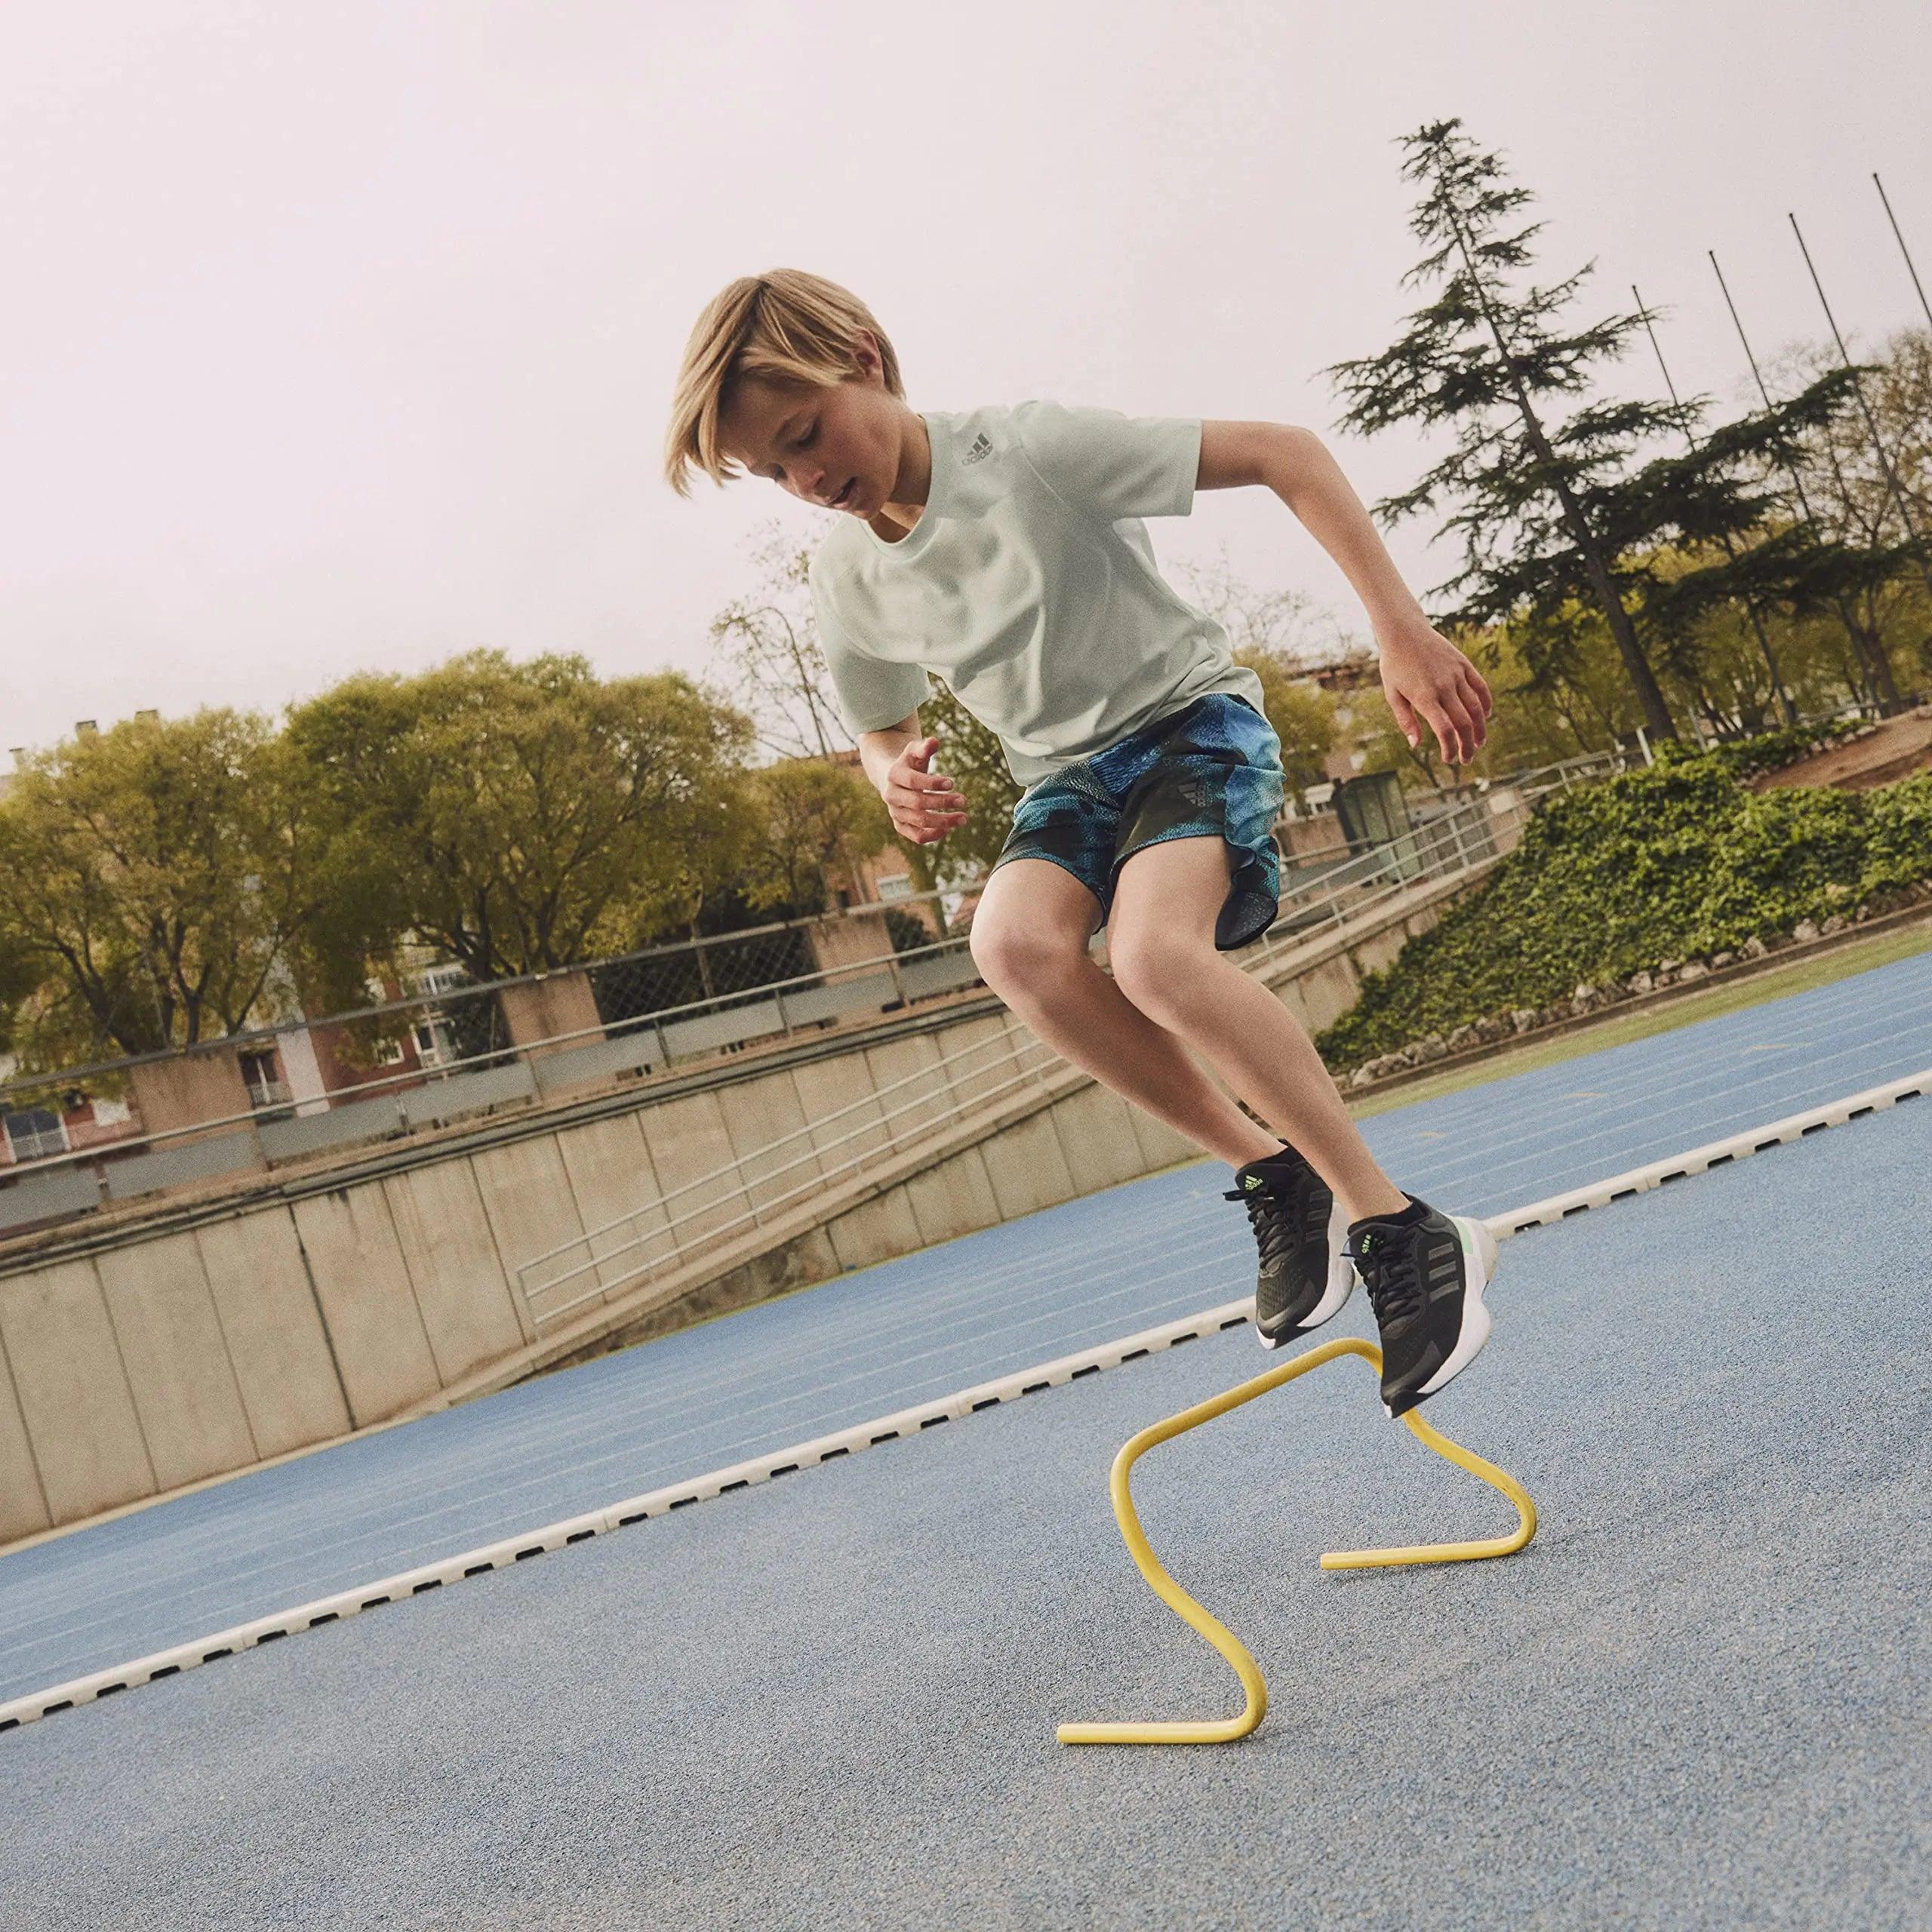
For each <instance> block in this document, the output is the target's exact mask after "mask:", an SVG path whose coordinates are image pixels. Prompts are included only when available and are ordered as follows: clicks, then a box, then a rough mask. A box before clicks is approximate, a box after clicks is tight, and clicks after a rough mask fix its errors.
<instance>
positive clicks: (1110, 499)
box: [811, 402, 1263, 786]
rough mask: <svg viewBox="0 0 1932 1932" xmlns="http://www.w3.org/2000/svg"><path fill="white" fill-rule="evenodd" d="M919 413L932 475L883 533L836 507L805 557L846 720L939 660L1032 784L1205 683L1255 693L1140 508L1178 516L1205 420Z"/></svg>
mask: <svg viewBox="0 0 1932 1932" xmlns="http://www.w3.org/2000/svg"><path fill="white" fill-rule="evenodd" d="M923 420H924V423H925V425H926V429H927V431H928V434H929V435H930V436H931V441H932V489H931V495H930V497H928V500H927V503H926V506H925V509H924V512H923V514H921V516H920V518H919V521H918V522H917V523H916V524H915V525H914V526H913V527H912V531H911V532H910V533H909V534H908V535H906V537H903V538H902V539H901V540H900V541H899V542H898V543H887V542H886V541H885V540H884V538H882V537H879V536H878V535H877V534H875V532H874V531H873V530H872V526H871V525H869V523H867V522H866V521H863V519H862V518H858V517H842V518H840V520H839V521H838V524H837V525H835V527H834V528H833V529H832V531H831V533H830V534H829V535H828V536H827V537H826V540H825V541H824V543H823V544H821V545H820V547H819V549H818V552H817V555H815V556H814V558H813V559H812V566H811V586H812V594H813V598H814V604H815V605H816V608H817V617H818V634H819V641H820V644H821V645H823V648H824V651H825V656H826V664H827V666H829V669H830V671H831V674H832V688H833V690H834V691H835V693H836V694H837V697H838V703H839V709H840V710H841V712H843V714H844V720H845V724H846V726H847V728H848V729H849V730H850V731H852V732H853V733H854V734H857V733H859V732H861V731H883V730H884V729H885V728H887V727H888V726H889V725H893V724H898V723H900V721H902V720H903V719H904V718H907V717H909V716H910V715H911V714H912V712H913V711H914V710H915V709H916V708H917V707H918V706H919V705H920V704H921V703H923V702H924V700H926V699H927V698H928V697H929V696H930V695H931V689H930V687H929V686H928V683H927V681H926V672H927V671H928V669H931V670H934V671H937V672H938V673H939V674H940V675H941V676H942V677H943V678H944V679H945V680H946V684H947V685H948V686H949V688H951V690H952V692H953V694H955V696H956V697H958V700H959V702H960V703H961V704H962V705H964V706H965V708H966V709H967V710H968V711H969V712H971V714H972V715H974V717H975V718H977V719H978V720H979V721H980V723H981V724H984V725H986V727H987V728H989V730H991V731H994V732H996V733H997V734H998V737H999V739H1000V741H1001V744H1002V746H1004V749H1005V752H1006V761H1007V765H1008V769H1009V770H1010V771H1011V772H1012V774H1013V776H1014V778H1015V779H1016V780H1017V781H1018V782H1019V783H1020V784H1022V785H1028V786H1030V785H1032V784H1034V783H1036V782H1037V781H1038V780H1040V779H1042V778H1045V777H1050V776H1051V774H1053V773H1054V771H1057V769H1059V768H1060V766H1062V765H1063V764H1071V763H1072V762H1073V761H1075V760H1076V759H1078V758H1085V757H1088V756H1090V755H1091V754H1093V753H1094V752H1097V751H1102V750H1104V749H1106V746H1109V745H1111V744H1113V743H1115V742H1116V741H1117V740H1120V739H1121V738H1124V737H1126V736H1127V735H1128V733H1130V732H1131V731H1138V730H1139V729H1140V728H1141V727H1142V726H1143V725H1146V724H1151V723H1152V721H1154V720H1155V718H1159V717H1163V716H1164V715H1166V714H1167V713H1168V712H1171V711H1175V710H1178V709H1180V707H1181V706H1183V705H1184V704H1187V703H1191V702H1192V700H1194V699H1195V698H1197V697H1200V696H1201V694H1202V693H1203V692H1205V691H1230V692H1233V693H1235V694H1237V695H1238V696H1240V697H1244V698H1246V699H1247V700H1248V701H1249V703H1251V704H1252V705H1253V706H1254V708H1255V709H1257V711H1259V710H1260V709H1262V704H1263V692H1262V687H1261V680H1260V678H1258V677H1257V676H1256V675H1255V674H1254V672H1252V671H1251V670H1249V669H1247V667H1246V666H1243V665H1238V664H1237V663H1235V661H1234V657H1233V654H1232V651H1231V649H1230V648H1229V643H1228V638H1227V633H1226V632H1225V631H1224V630H1223V629H1222V628H1221V626H1220V625H1219V624H1217V623H1215V621H1214V619H1213V618H1211V617H1208V616H1207V615H1206V614H1204V613H1203V612H1201V611H1198V610H1196V609H1195V608H1194V607H1193V605H1190V604H1188V603H1186V602H1183V600H1182V599H1181V598H1180V597H1179V596H1178V595H1177V594H1176V593H1175V592H1174V589H1173V588H1172V586H1170V585H1169V584H1168V582H1167V580H1165V579H1164V577H1162V576H1161V574H1160V571H1158V568H1156V567H1155V561H1154V552H1153V549H1152V546H1151V545H1150V544H1149V542H1148V539H1147V528H1146V525H1145V524H1144V523H1143V522H1142V521H1141V518H1143V517H1149V516H1185V515H1187V513H1188V512H1189V509H1191V508H1192V506H1193V502H1194V479H1195V475H1196V474H1197V473H1198V470H1199V469H1200V463H1201V423H1200V420H1199V419H1198V417H1152V416H1143V417H1129V416H1123V415H1122V414H1121V413H1120V412H1119V411H1118V410H1112V409H1077V408H1066V406H1064V405H1062V404H1060V403H1057V402H1022V403H1015V404H1014V405H1011V406H1003V407H997V408H987V409H975V410H971V411H961V412H956V413H955V412H939V413H935V414H927V415H924V417H923Z"/></svg>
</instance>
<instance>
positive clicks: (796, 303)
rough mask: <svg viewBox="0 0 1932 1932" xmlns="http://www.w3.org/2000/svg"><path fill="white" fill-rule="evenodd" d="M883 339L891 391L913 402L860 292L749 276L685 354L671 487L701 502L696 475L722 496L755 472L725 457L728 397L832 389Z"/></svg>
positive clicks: (786, 276) (672, 434)
mask: <svg viewBox="0 0 1932 1932" xmlns="http://www.w3.org/2000/svg"><path fill="white" fill-rule="evenodd" d="M861 329H869V330H871V331H872V334H873V335H874V336H875V337H876V338H877V339H878V353H879V361H880V362H881V365H882V368H883V374H884V378H885V386H886V388H887V389H888V390H889V391H890V392H891V393H892V394H893V395H896V396H898V397H900V398H902V399H903V397H904V395H905V394H906V389H905V385H904V384H903V383H902V382H901V381H900V377H899V358H898V356H897V354H896V353H895V352H894V349H893V346H892V344H891V342H889V341H888V340H887V339H886V334H885V331H884V330H883V329H882V328H880V327H879V325H878V323H877V322H876V321H875V320H874V319H873V318H872V311H871V310H870V309H868V308H867V307H866V305H865V304H864V303H863V302H861V301H860V300H859V298H858V297H857V296H856V295H854V294H853V293H852V292H851V290H850V289H847V288H840V287H839V285H838V283H836V282H835V281H826V279H825V278H823V276H822V275H808V274H806V273H805V272H804V270H803V269H770V270H769V271H768V272H766V273H765V274H764V275H740V277H739V278H738V279H737V281H734V282H733V283H731V285H729V286H728V287H727V288H724V289H723V290H721V291H720V292H719V293H718V294H716V295H714V296H713V297H712V298H711V300H709V302H708V303H706V305H705V309H704V312H703V315H700V316H699V317H698V318H697V327H696V328H694V329H693V330H692V331H691V340H689V341H688V343H685V357H684V360H683V361H682V362H681V364H680V365H678V383H677V388H676V390H675V392H674V394H673V395H672V401H671V423H670V427H669V429H668V431H667V432H666V435H665V438H664V478H665V481H666V482H668V483H669V485H670V486H671V488H672V489H674V490H675V491H677V493H678V495H679V496H681V497H688V496H689V495H690V494H691V483H690V478H689V472H691V470H694V469H697V470H702V471H703V472H704V474H705V475H707V476H709V478H711V480H712V481H713V482H714V483H715V484H717V485H718V487H719V488H723V487H724V485H725V484H726V483H727V482H728V481H731V479H732V478H734V477H737V476H742V475H746V473H747V472H746V470H745V469H744V468H743V466H742V465H736V466H734V464H733V463H731V460H728V458H727V457H724V455H723V454H722V453H721V451H719V449H718V414H719V412H720V411H721V409H722V408H723V407H724V401H725V392H726V391H727V390H728V389H729V388H730V387H731V384H732V383H734V382H736V381H737V380H738V379H739V378H740V377H743V376H755V377H758V378H759V379H760V380H762V381H764V382H768V383H773V384H774V385H775V386H777V387H779V388H780V389H811V388H823V389H830V388H832V387H833V386H835V384H837V383H841V382H843V381H844V380H845V379H846V378H847V377H849V376H851V375H852V374H854V371H856V370H857V366H858V365H857V359H856V357H855V354H854V352H855V350H856V349H857V344H858V336H859V331H860V330H861Z"/></svg>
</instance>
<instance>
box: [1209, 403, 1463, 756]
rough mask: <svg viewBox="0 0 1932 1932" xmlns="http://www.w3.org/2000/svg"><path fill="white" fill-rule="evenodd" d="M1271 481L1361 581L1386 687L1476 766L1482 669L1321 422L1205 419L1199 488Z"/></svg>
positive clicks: (1403, 709)
mask: <svg viewBox="0 0 1932 1932" xmlns="http://www.w3.org/2000/svg"><path fill="white" fill-rule="evenodd" d="M1254 483H1265V484H1266V485H1268V487H1269V488H1270V489H1271V490H1272V491H1274V492H1275V495H1277V496H1278V497H1280V498H1281V500H1282V502H1283V503H1286V504H1287V506H1288V508H1289V509H1291V510H1292V511H1294V513H1295V515H1297V517H1298V518H1300V520H1301V521H1302V523H1303V525H1305V526H1306V528H1307V530H1308V531H1309V534H1310V535H1311V536H1312V537H1314V539H1315V541H1316V542H1317V543H1319V544H1320V545H1321V547H1322V548H1323V549H1324V550H1326V551H1327V552H1328V554H1329V555H1330V556H1331V557H1333V558H1334V560H1335V561H1336V563H1337V565H1339V566H1340V568H1341V571H1342V574H1343V576H1345V577H1346V578H1347V579H1348V580H1349V583H1351V584H1352V585H1353V586H1355V594H1356V595H1358V597H1360V598H1361V601H1362V606H1363V608H1364V609H1365V610H1366V611H1367V613H1368V618H1369V623H1370V624H1371V626H1372V627H1373V628H1374V632H1375V641H1376V648H1377V651H1378V652H1379V654H1380V657H1381V660H1382V688H1383V691H1385V692H1386V694H1387V696H1388V699H1389V709H1391V710H1392V712H1394V713H1395V722H1396V724H1397V725H1398V727H1399V728H1401V731H1402V734H1403V735H1404V737H1406V738H1407V740H1408V741H1409V743H1411V745H1414V746H1420V743H1421V742H1422V732H1421V728H1420V724H1418V723H1417V720H1418V719H1419V718H1420V720H1421V721H1423V723H1426V724H1428V726H1429V728H1430V730H1431V731H1433V732H1434V733H1435V737H1436V742H1437V743H1438V744H1440V745H1441V747H1442V752H1443V755H1444V757H1446V758H1448V759H1449V760H1450V761H1451V763H1453V764H1467V763H1468V762H1469V760H1470V759H1471V758H1474V757H1475V755H1476V753H1477V752H1478V751H1479V750H1480V749H1481V746H1482V742H1483V740H1484V737H1487V735H1488V730H1489V714H1490V709H1491V699H1490V694H1489V686H1488V685H1487V684H1486V683H1484V681H1483V676H1482V673H1481V672H1479V671H1478V669H1476V667H1475V666H1474V665H1473V664H1472V663H1470V662H1469V660H1468V658H1466V657H1464V656H1463V654H1462V652H1461V651H1458V650H1457V648H1456V647H1455V646H1454V645H1453V644H1451V642H1450V641H1449V640H1448V639H1447V638H1446V637H1444V636H1443V635H1442V634H1441V632H1439V631H1438V630H1437V629H1435V626H1433V625H1432V624H1431V623H1430V622H1429V620H1428V618H1427V617H1425V616H1424V615H1423V608H1422V606H1421V605H1420V604H1418V603H1417V601H1416V599H1415V597H1414V594H1413V593H1412V592H1411V591H1410V589H1409V587H1408V586H1407V584H1405V583H1403V581H1402V579H1401V574H1400V573H1399V572H1398V571H1397V570H1396V568H1395V560H1394V558H1392V557H1391V556H1390V555H1389V552H1388V551H1387V549H1386V548H1385V547H1384V546H1383V542H1382V538H1381V536H1380V534H1379V533H1378V532H1377V529H1376V528H1375V525H1374V523H1373V522H1372V521H1371V520H1370V518H1369V514H1368V512H1367V510H1366V509H1364V508H1363V507H1362V503H1361V498H1360V497H1358V496H1357V495H1356V494H1355V491H1353V490H1352V488H1350V487H1349V479H1348V478H1346V476H1344V475H1343V474H1342V472H1341V469H1340V466H1339V465H1338V464H1337V463H1336V461H1335V459H1334V457H1332V456H1331V455H1330V454H1328V451H1327V447H1326V445H1324V443H1323V442H1322V441H1321V438H1320V437H1319V436H1318V435H1315V432H1313V431H1312V429H1297V428H1296V427H1294V426H1292V425H1291V424H1288V423H1220V422H1204V423H1202V424H1201V467H1200V471H1199V473H1198V475H1197V476H1196V478H1195V485H1194V487H1195V488H1196V489H1197V490H1228V489H1233V488H1238V487H1239V486H1241V485H1246V484H1254Z"/></svg>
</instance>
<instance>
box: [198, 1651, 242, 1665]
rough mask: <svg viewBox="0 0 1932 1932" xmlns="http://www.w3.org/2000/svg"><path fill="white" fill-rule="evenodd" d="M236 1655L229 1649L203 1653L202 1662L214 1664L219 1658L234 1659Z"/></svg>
mask: <svg viewBox="0 0 1932 1932" xmlns="http://www.w3.org/2000/svg"><path fill="white" fill-rule="evenodd" d="M234 1654H235V1653H234V1652H233V1651H231V1650H227V1649H223V1650H219V1651H203V1652H202V1663H214V1660H215V1659H216V1658H217V1657H232V1656H233V1655H234Z"/></svg>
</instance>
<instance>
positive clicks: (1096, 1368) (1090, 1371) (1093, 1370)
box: [1072, 1361, 1100, 1382]
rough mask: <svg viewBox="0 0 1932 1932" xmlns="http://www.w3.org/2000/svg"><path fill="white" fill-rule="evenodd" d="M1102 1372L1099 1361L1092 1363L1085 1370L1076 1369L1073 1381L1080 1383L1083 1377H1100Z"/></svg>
mask: <svg viewBox="0 0 1932 1932" xmlns="http://www.w3.org/2000/svg"><path fill="white" fill-rule="evenodd" d="M1098 1374H1100V1364H1099V1363H1098V1362H1097V1361H1090V1362H1089V1363H1088V1364H1087V1366H1086V1367H1084V1368H1076V1369H1075V1371H1073V1378H1072V1379H1073V1380H1075V1382H1078V1380H1080V1378H1081V1377H1082V1376H1083V1375H1098Z"/></svg>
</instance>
